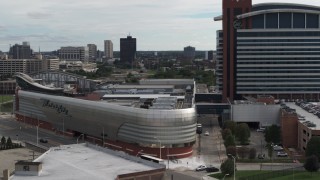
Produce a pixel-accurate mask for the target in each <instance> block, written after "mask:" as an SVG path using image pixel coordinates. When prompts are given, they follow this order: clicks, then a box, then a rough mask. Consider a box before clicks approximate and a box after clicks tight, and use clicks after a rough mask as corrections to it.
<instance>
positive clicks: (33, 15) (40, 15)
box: [27, 12, 52, 19]
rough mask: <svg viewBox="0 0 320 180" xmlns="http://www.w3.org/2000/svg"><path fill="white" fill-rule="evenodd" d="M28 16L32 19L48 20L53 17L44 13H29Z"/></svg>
mask: <svg viewBox="0 0 320 180" xmlns="http://www.w3.org/2000/svg"><path fill="white" fill-rule="evenodd" d="M27 16H28V17H29V18H31V19H47V18H49V17H51V16H52V14H49V13H44V12H29V13H27Z"/></svg>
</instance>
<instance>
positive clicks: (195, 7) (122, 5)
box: [0, 0, 320, 51]
mask: <svg viewBox="0 0 320 180" xmlns="http://www.w3.org/2000/svg"><path fill="white" fill-rule="evenodd" d="M280 1H281V2H287V3H289V2H290V3H294V2H297V3H305V4H309V5H316V6H320V0H304V1H301V0H300V1H298V0H280ZM0 2H1V3H0V5H1V11H0V17H1V18H0V50H2V51H8V49H9V44H15V43H19V44H21V42H22V41H29V42H30V44H31V47H32V48H33V49H34V50H36V51H37V50H38V47H39V46H40V47H41V50H44V51H50V50H56V49H59V48H60V47H61V46H85V45H86V44H88V43H93V44H96V45H97V46H98V49H101V50H102V49H103V40H107V39H108V40H112V41H113V44H114V50H119V46H120V45H119V39H120V38H121V37H126V36H127V35H128V34H129V33H130V34H131V35H132V36H133V37H135V38H137V49H138V50H182V49H183V47H185V46H188V45H191V46H194V47H196V49H197V50H214V49H215V46H216V42H215V41H216V40H215V38H216V30H218V29H221V22H214V21H213V17H215V16H218V15H220V14H221V10H222V0H90V1H88V0H0ZM262 2H279V1H276V0H253V4H256V3H262Z"/></svg>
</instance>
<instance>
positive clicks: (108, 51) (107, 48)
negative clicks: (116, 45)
mask: <svg viewBox="0 0 320 180" xmlns="http://www.w3.org/2000/svg"><path fill="white" fill-rule="evenodd" d="M104 55H105V56H106V59H112V58H113V43H112V41H111V40H105V41H104Z"/></svg>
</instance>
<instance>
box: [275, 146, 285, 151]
mask: <svg viewBox="0 0 320 180" xmlns="http://www.w3.org/2000/svg"><path fill="white" fill-rule="evenodd" d="M273 150H274V151H283V147H282V146H278V145H274V146H273Z"/></svg>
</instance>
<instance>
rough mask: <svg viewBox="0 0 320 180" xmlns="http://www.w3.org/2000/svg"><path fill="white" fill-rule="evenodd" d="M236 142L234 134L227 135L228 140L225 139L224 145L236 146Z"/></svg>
mask: <svg viewBox="0 0 320 180" xmlns="http://www.w3.org/2000/svg"><path fill="white" fill-rule="evenodd" d="M235 145H236V143H235V141H234V136H232V135H231V136H227V137H226V140H225V141H224V146H225V147H226V148H227V147H229V146H235Z"/></svg>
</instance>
